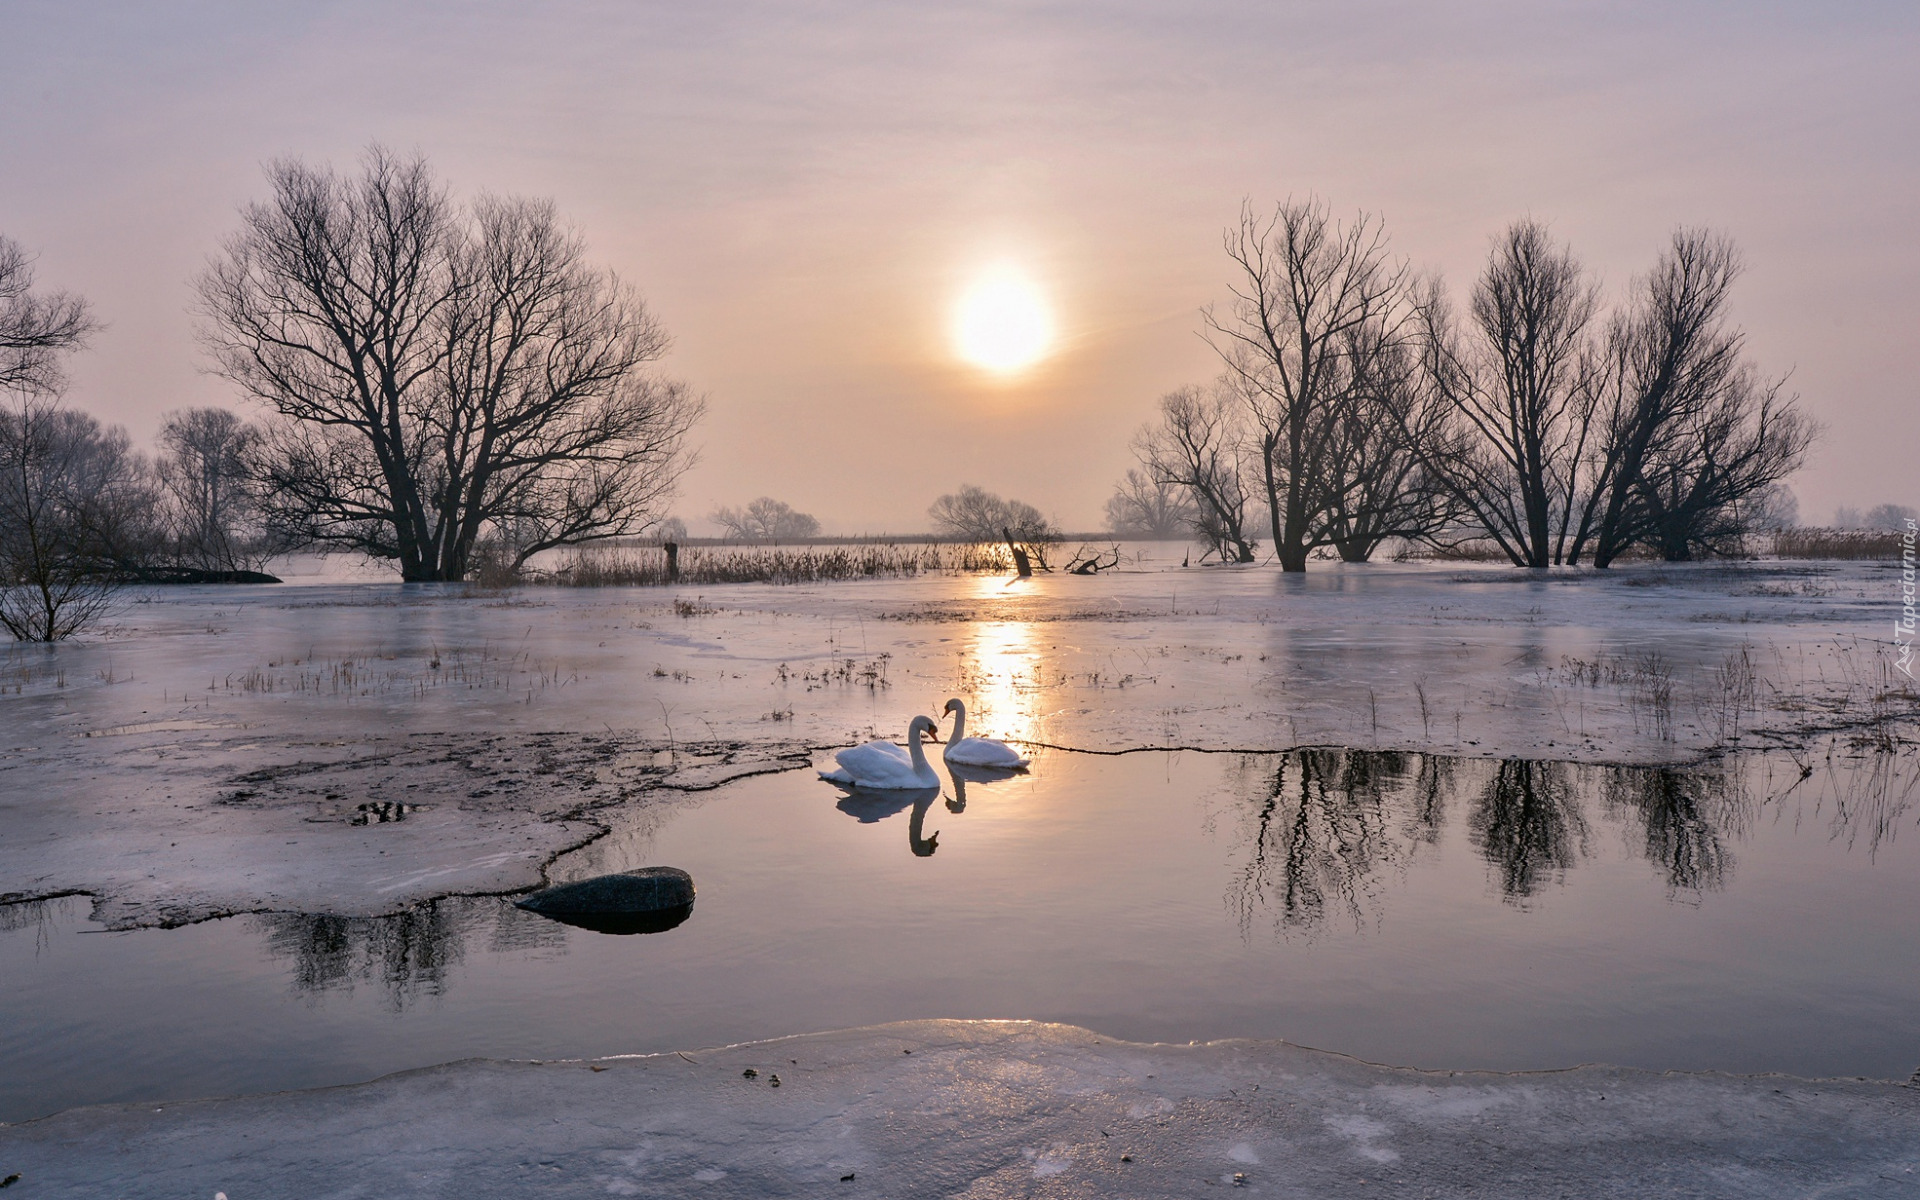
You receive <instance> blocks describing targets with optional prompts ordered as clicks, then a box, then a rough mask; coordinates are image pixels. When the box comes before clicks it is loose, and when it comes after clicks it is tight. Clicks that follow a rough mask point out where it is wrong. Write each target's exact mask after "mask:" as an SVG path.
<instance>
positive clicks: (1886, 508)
mask: <svg viewBox="0 0 1920 1200" xmlns="http://www.w3.org/2000/svg"><path fill="white" fill-rule="evenodd" d="M1795 507H1796V508H1797V507H1798V506H1797V505H1796V506H1795ZM1916 516H1920V513H1916V512H1915V510H1914V507H1913V506H1912V505H1911V504H1876V505H1874V506H1873V507H1872V508H1870V509H1868V510H1867V515H1866V516H1864V517H1861V518H1859V524H1860V525H1861V527H1862V528H1865V529H1894V530H1899V529H1905V528H1906V527H1907V522H1909V521H1911V520H1913V519H1914V518H1915V517H1916Z"/></svg>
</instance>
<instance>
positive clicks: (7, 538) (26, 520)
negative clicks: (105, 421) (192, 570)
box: [0, 396, 157, 642]
mask: <svg viewBox="0 0 1920 1200" xmlns="http://www.w3.org/2000/svg"><path fill="white" fill-rule="evenodd" d="M154 509H155V503H154V495H153V492H152V489H151V487H150V486H149V485H148V481H147V470H146V464H145V463H144V461H143V460H141V458H140V457H139V456H138V455H137V454H135V453H134V452H133V450H132V446H131V443H130V442H129V440H128V438H127V434H126V431H125V430H122V429H117V428H116V429H102V428H101V426H100V423H99V422H98V421H96V420H94V419H93V418H92V417H90V416H88V415H87V414H85V413H79V412H74V411H72V410H70V409H66V408H63V407H61V406H60V404H59V403H58V402H57V401H56V400H55V399H53V398H51V397H46V396H21V397H20V398H19V399H18V401H17V402H16V403H15V404H14V405H13V406H11V407H9V408H8V409H7V410H6V411H5V412H4V413H0V626H4V627H5V629H6V630H7V632H8V633H10V634H12V635H13V636H14V637H15V638H17V639H20V640H22V641H35V642H55V641H60V640H62V639H64V638H67V637H71V636H72V635H73V634H75V633H78V632H79V631H80V630H82V629H84V628H85V627H86V626H88V625H89V624H91V623H92V622H93V621H95V620H96V619H98V618H99V617H100V616H101V615H102V614H104V613H105V612H106V611H107V609H108V607H109V606H110V605H111V603H112V599H113V591H114V587H115V585H116V584H117V583H118V582H119V581H120V580H121V579H123V578H125V577H126V576H127V575H128V574H129V573H130V572H132V571H134V570H136V569H137V568H138V566H139V565H140V563H141V562H142V561H143V560H144V558H145V557H146V555H147V554H148V553H149V552H150V550H151V547H152V545H153V542H154V541H155V535H156V533H157V530H156V527H155V525H154V524H153V521H152V517H153V513H154Z"/></svg>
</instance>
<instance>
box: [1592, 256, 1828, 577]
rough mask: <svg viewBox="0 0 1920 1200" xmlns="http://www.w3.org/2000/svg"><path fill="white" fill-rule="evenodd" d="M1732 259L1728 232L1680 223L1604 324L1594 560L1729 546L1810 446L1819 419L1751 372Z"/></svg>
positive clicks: (1601, 563) (1681, 554) (1673, 555)
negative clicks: (1636, 549) (1633, 550)
mask: <svg viewBox="0 0 1920 1200" xmlns="http://www.w3.org/2000/svg"><path fill="white" fill-rule="evenodd" d="M1740 267H1741V264H1740V257H1739V253H1738V251H1736V250H1735V248H1734V246H1733V243H1732V242H1731V241H1729V240H1728V239H1726V238H1724V237H1721V236H1718V235H1715V234H1712V233H1709V232H1707V231H1705V230H1688V229H1682V230H1680V231H1678V232H1676V233H1675V234H1674V237H1673V241H1672V243H1671V244H1670V245H1669V247H1668V248H1667V250H1666V251H1665V252H1664V253H1663V254H1662V255H1661V257H1660V260H1659V262H1658V263H1657V264H1656V265H1655V267H1654V269H1653V271H1652V273H1651V274H1649V275H1648V276H1647V277H1646V278H1645V279H1644V280H1641V281H1640V282H1639V283H1638V284H1636V286H1635V289H1634V295H1633V297H1632V298H1631V300H1630V302H1629V304H1628V306H1627V307H1626V308H1625V309H1624V310H1623V311H1622V312H1621V313H1620V314H1619V315H1618V316H1616V317H1615V319H1614V321H1613V322H1612V325H1611V327H1610V329H1609V331H1608V337H1607V364H1606V366H1607V372H1606V374H1605V376H1604V388H1603V390H1604V399H1603V402H1602V408H1601V421H1602V427H1603V432H1604V437H1603V438H1602V439H1601V440H1600V441H1599V442H1598V453H1597V454H1596V456H1595V467H1594V470H1593V471H1592V472H1591V476H1592V480H1593V484H1594V492H1593V494H1592V498H1591V499H1590V501H1589V508H1590V510H1591V511H1590V514H1589V515H1588V518H1587V524H1588V526H1589V527H1590V538H1591V544H1592V560H1593V565H1594V566H1596V567H1606V566H1608V565H1610V564H1611V563H1612V562H1613V561H1614V560H1615V559H1616V558H1617V557H1619V555H1620V554H1621V553H1622V552H1624V551H1625V550H1627V549H1628V548H1629V547H1631V546H1634V545H1636V544H1646V545H1648V546H1650V547H1652V548H1654V549H1656V550H1657V551H1658V552H1659V553H1660V554H1661V556H1662V557H1664V558H1667V559H1670V560H1671V559H1681V558H1691V557H1694V556H1696V555H1697V554H1698V553H1701V552H1703V551H1712V550H1715V549H1726V548H1727V547H1729V546H1730V545H1732V544H1733V543H1735V542H1737V540H1738V538H1739V536H1740V535H1741V534H1742V533H1744V532H1746V531H1747V530H1746V528H1745V527H1746V526H1747V525H1748V524H1750V523H1752V518H1753V514H1754V512H1755V511H1756V510H1755V508H1754V504H1753V501H1755V500H1756V499H1757V498H1759V497H1760V496H1762V495H1763V494H1765V493H1768V492H1769V491H1770V490H1771V489H1773V488H1774V487H1775V486H1776V485H1777V484H1778V483H1779V482H1780V481H1781V480H1782V479H1784V478H1785V477H1786V475H1787V474H1789V473H1790V472H1792V471H1793V470H1794V469H1796V468H1797V467H1798V466H1799V465H1800V463H1801V461H1802V460H1803V458H1804V456H1805V452H1806V449H1807V447H1808V445H1809V444H1810V442H1811V439H1812V437H1813V435H1814V433H1815V429H1814V426H1813V425H1812V424H1811V423H1810V422H1809V421H1807V420H1806V419H1805V418H1804V417H1803V416H1802V415H1801V414H1800V412H1799V410H1798V407H1797V405H1796V404H1795V402H1794V400H1793V399H1792V398H1791V397H1789V396H1786V395H1785V394H1784V391H1783V388H1782V385H1781V384H1780V383H1779V382H1777V381H1775V382H1768V381H1763V380H1761V379H1760V378H1759V377H1758V375H1757V373H1756V371H1755V369H1754V368H1753V367H1752V366H1751V364H1749V363H1748V362H1747V361H1746V360H1745V338H1744V335H1743V334H1742V333H1741V332H1740V331H1739V330H1738V329H1737V328H1735V327H1734V326H1733V325H1732V324H1731V323H1730V322H1729V320H1728V319H1727V315H1726V308H1727V303H1728V297H1729V294H1730V293H1731V291H1732V287H1733V283H1734V281H1735V280H1736V279H1737V278H1738V277H1739V274H1740ZM1580 533H1581V537H1582V538H1585V537H1586V536H1589V535H1588V530H1587V529H1582V530H1581V531H1580ZM1579 552H1580V539H1577V540H1576V542H1575V546H1574V553H1573V559H1574V560H1575V561H1578V559H1579Z"/></svg>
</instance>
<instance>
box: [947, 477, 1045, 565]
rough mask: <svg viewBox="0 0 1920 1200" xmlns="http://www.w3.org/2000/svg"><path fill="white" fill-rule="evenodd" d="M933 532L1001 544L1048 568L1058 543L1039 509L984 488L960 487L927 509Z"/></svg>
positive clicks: (971, 485)
mask: <svg viewBox="0 0 1920 1200" xmlns="http://www.w3.org/2000/svg"><path fill="white" fill-rule="evenodd" d="M927 516H928V517H930V518H931V519H932V521H933V531H934V532H935V533H937V534H941V535H943V536H945V537H956V538H965V539H967V540H968V541H974V542H1001V541H1004V542H1005V543H1006V544H1007V548H1008V549H1009V550H1012V551H1014V557H1015V559H1016V560H1018V559H1019V558H1020V557H1021V556H1023V555H1024V556H1025V557H1027V558H1030V559H1032V560H1033V562H1034V563H1036V564H1038V565H1039V567H1040V568H1041V569H1042V570H1046V569H1047V556H1048V555H1049V554H1050V553H1051V552H1052V550H1053V548H1054V547H1055V546H1057V545H1059V544H1060V530H1059V529H1058V528H1056V527H1055V526H1054V523H1053V522H1052V521H1049V520H1048V519H1047V518H1046V517H1045V516H1044V515H1043V514H1042V513H1041V512H1040V510H1039V509H1037V508H1035V507H1034V506H1033V505H1031V504H1028V503H1026V502H1024V501H1021V500H1003V499H1001V498H1000V497H999V496H997V495H995V494H994V493H992V492H989V491H988V490H986V489H985V488H983V487H976V486H975V485H973V484H971V483H965V484H961V485H960V490H959V491H957V492H948V493H947V494H945V495H943V496H941V497H939V498H938V499H936V500H935V501H934V502H933V503H932V504H930V505H928V506H927Z"/></svg>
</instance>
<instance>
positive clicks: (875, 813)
mask: <svg viewBox="0 0 1920 1200" xmlns="http://www.w3.org/2000/svg"><path fill="white" fill-rule="evenodd" d="M946 768H947V775H948V778H949V779H950V781H951V782H952V784H953V795H952V796H951V797H950V798H948V800H947V802H946V805H947V811H948V812H950V813H955V814H959V813H963V812H965V811H967V784H969V783H979V784H991V783H998V782H1000V781H1001V780H1003V779H1014V778H1017V777H1019V776H1022V775H1025V774H1026V771H1024V770H1020V769H1011V770H1010V769H1005V768H999V767H969V766H965V765H963V764H960V763H947V764H946ZM940 796H941V789H939V788H938V787H929V788H920V789H919V790H917V791H900V790H891V789H890V790H887V791H866V790H863V789H860V788H852V789H846V795H844V796H842V797H841V799H840V802H839V803H838V804H836V805H834V807H835V808H838V809H839V810H840V811H841V812H843V813H846V814H847V815H848V816H850V817H852V818H853V819H854V820H856V821H858V822H860V823H861V824H862V825H872V824H875V823H876V822H879V821H884V820H886V819H887V818H888V817H891V816H893V815H894V814H895V813H898V812H901V811H902V810H905V809H908V808H909V807H911V809H912V813H911V815H910V816H908V818H907V847H908V849H910V850H912V851H913V854H914V857H916V858H931V857H933V852H934V851H936V850H938V849H939V848H940V831H939V830H937V829H936V830H934V831H933V832H932V833H931V834H929V833H927V832H926V820H927V813H928V812H929V811H930V810H931V809H932V808H933V802H934V801H935V800H938V799H940Z"/></svg>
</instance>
